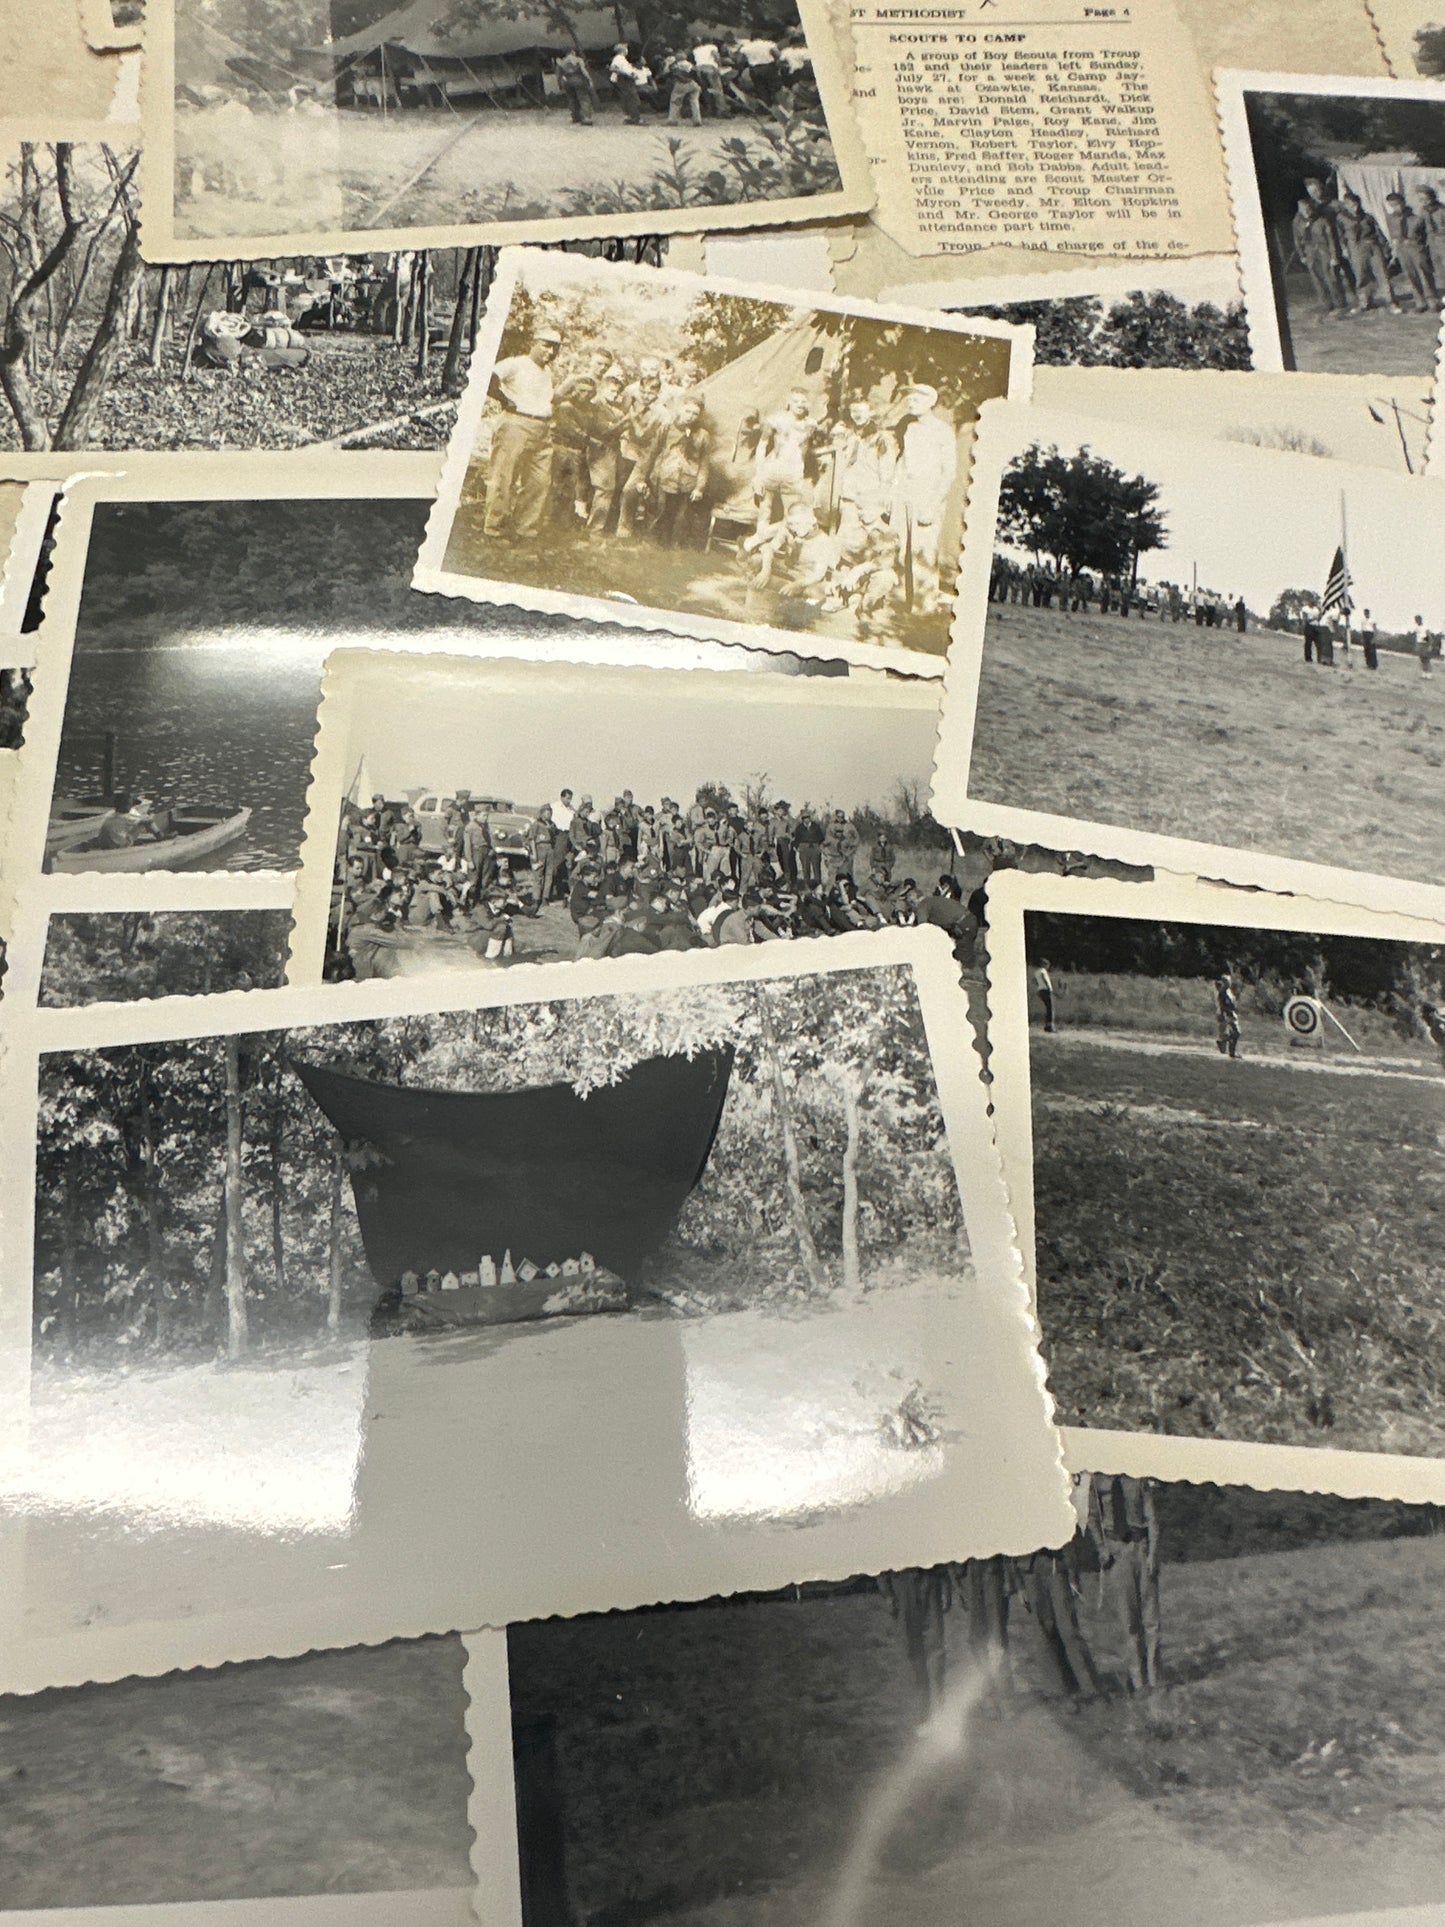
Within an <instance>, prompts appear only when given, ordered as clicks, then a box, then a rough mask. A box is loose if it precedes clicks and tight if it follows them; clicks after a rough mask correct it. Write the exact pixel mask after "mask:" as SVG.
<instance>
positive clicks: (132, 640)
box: [37, 454, 778, 875]
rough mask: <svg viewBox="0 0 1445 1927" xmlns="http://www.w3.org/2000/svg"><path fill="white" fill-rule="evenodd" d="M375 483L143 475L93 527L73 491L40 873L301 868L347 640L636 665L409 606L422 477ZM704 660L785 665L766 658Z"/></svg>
mask: <svg viewBox="0 0 1445 1927" xmlns="http://www.w3.org/2000/svg"><path fill="white" fill-rule="evenodd" d="M376 459H377V458H370V457H367V456H366V455H364V454H358V455H356V456H355V457H353V458H352V460H354V461H355V462H357V463H368V462H372V463H374V462H375V461H376ZM392 459H393V460H395V459H398V458H392ZM221 473H222V471H220V470H217V471H216V474H217V478H218V481H219V479H220V476H221ZM272 473H273V474H274V471H272ZM368 474H369V476H370V477H371V478H372V480H371V486H372V487H373V488H375V489H376V492H374V493H371V494H367V493H366V492H365V490H366V487H367V484H366V483H363V484H362V486H361V487H360V488H359V489H358V492H357V493H356V494H351V493H349V492H348V490H347V487H346V485H345V483H344V482H342V481H340V480H333V481H332V482H331V483H330V484H329V486H327V487H320V488H316V489H314V490H310V491H309V492H308V489H307V486H306V485H305V484H296V485H292V486H291V487H290V488H288V487H287V485H286V484H284V483H282V484H280V492H279V493H277V494H275V495H267V494H264V493H261V492H259V491H260V484H259V482H258V483H257V484H255V485H254V492H253V485H252V484H251V482H250V478H249V475H242V474H240V473H238V474H237V475H236V476H235V478H234V483H235V486H236V487H238V488H239V489H240V490H242V491H243V492H242V493H241V494H240V495H235V496H233V495H228V494H226V493H225V484H224V483H222V484H221V486H220V487H219V488H218V490H217V493H216V494H214V495H205V496H202V497H200V498H199V499H189V498H186V499H176V498H175V497H168V498H167V499H153V497H154V496H155V495H156V494H157V492H158V491H156V490H155V489H154V488H150V489H149V491H148V490H147V485H145V484H141V485H139V486H138V487H137V488H136V489H135V490H134V492H133V496H134V499H127V498H126V491H125V487H124V485H123V484H122V483H120V482H118V481H117V482H109V483H100V484H96V485H95V490H94V493H95V502H94V508H93V511H92V512H91V514H90V516H89V519H88V521H87V520H86V519H83V518H82V515H81V512H80V510H79V509H78V507H77V496H76V494H75V493H74V492H72V493H71V495H70V496H69V497H68V500H69V502H70V504H71V507H70V510H69V515H70V518H71V519H70V526H69V534H68V541H69V547H68V548H66V550H65V554H66V570H67V581H68V583H69V584H70V588H69V590H68V593H73V591H74V586H75V585H74V580H73V578H75V577H76V576H77V574H78V572H79V573H81V575H82V579H80V581H79V608H78V614H77V615H76V617H75V618H74V620H75V630H74V649H73V652H72V656H71V661H70V667H69V680H68V685H67V686H66V688H65V691H64V713H63V718H60V719H58V729H59V734H58V752H57V756H56V763H55V776H54V788H53V792H52V790H51V788H50V781H49V772H48V769H47V771H46V773H45V784H44V793H43V794H41V795H39V796H38V797H37V809H38V810H39V812H41V813H43V812H44V811H45V809H46V807H47V805H48V806H49V820H48V825H47V831H46V838H45V856H44V861H45V864H46V866H47V868H48V869H50V870H51V871H53V872H55V873H56V874H60V875H64V874H69V873H72V872H80V871H85V872H110V873H118V874H134V873H140V872H145V871H151V870H192V871H201V870H213V871H214V870H232V871H239V870H251V871H256V870H286V869H291V868H294V867H295V864H296V861H297V857H298V853H299V849H300V842H301V831H302V823H303V820H304V817H305V812H306V788H307V781H308V776H309V771H310V766H311V757H312V751H313V748H314V742H315V732H316V711H317V706H318V704H319V702H320V699H321V672H322V665H323V664H324V662H325V660H326V657H327V656H328V655H329V654H330V653H331V651H332V650H333V649H335V648H337V647H338V646H341V645H344V644H346V643H351V644H353V645H357V644H366V645H368V646H369V645H371V644H373V643H375V644H381V643H382V642H384V641H386V642H390V643H391V644H392V645H393V646H394V647H395V648H398V649H400V648H403V647H406V648H425V647H427V646H449V647H450V648H452V649H453V650H461V649H468V648H474V649H490V648H497V647H500V646H501V645H502V644H503V642H505V645H506V647H507V649H508V651H509V652H510V653H513V654H517V653H520V654H524V655H525V654H534V653H536V652H537V651H538V650H539V649H541V648H543V647H544V646H546V645H547V643H548V639H549V638H557V637H559V636H560V635H561V634H562V632H563V631H565V632H566V635H567V644H566V647H567V651H568V652H569V653H571V654H573V655H574V656H575V655H576V654H577V653H578V651H581V652H582V653H583V654H584V655H587V654H592V655H597V654H602V655H604V656H605V655H606V654H607V653H608V651H609V650H610V651H611V653H612V654H613V655H618V654H620V653H621V652H622V651H624V650H626V651H629V652H630V653H633V654H634V655H635V653H636V652H635V645H632V644H631V643H630V641H629V638H628V637H627V635H626V634H625V633H624V632H622V631H614V632H611V633H609V632H608V631H606V630H604V629H603V628H602V627H601V626H600V625H599V624H597V623H595V622H593V623H586V624H579V623H576V622H574V623H572V624H570V625H569V624H567V623H565V622H563V621H562V620H561V619H560V618H553V619H548V618H545V617H541V616H536V615H524V614H520V613H519V612H518V611H516V610H506V611H503V610H500V609H481V608H477V607H474V606H472V605H469V604H466V603H462V602H448V601H443V600H442V599H440V598H437V597H424V596H419V595H415V594H414V593H413V592H412V590H411V589H410V587H409V586H408V583H409V576H410V571H411V567H412V563H413V561H414V558H415V554H416V546H417V543H418V542H419V541H420V540H421V537H422V532H423V530H424V528H425V525H426V515H427V509H428V507H429V503H428V501H427V500H425V499H419V498H416V497H413V496H412V495H411V494H410V487H411V486H415V485H417V484H418V483H420V482H421V480H422V478H421V477H419V476H416V475H415V473H414V471H413V470H411V469H408V470H406V471H404V473H403V475H402V476H401V478H400V487H401V488H402V489H404V490H406V491H407V492H406V493H404V494H398V493H396V490H397V487H398V480H397V478H396V477H395V475H394V473H393V471H392V470H391V468H390V466H389V465H388V464H387V463H385V462H383V463H382V464H381V465H380V466H374V467H372V468H370V469H369V471H368ZM378 482H379V483H380V487H377V484H378ZM383 491H384V492H383ZM63 546H64V545H63ZM669 648H672V649H674V650H675V651H676V652H677V654H676V657H675V658H674V659H681V660H692V659H694V658H697V659H701V657H702V656H703V655H706V654H707V653H708V651H709V646H708V645H703V644H698V643H696V642H683V641H677V642H675V643H669V642H667V641H666V640H664V639H661V638H659V639H658V640H657V642H656V644H655V645H649V652H650V653H654V652H655V654H656V659H658V660H662V659H663V657H664V656H665V654H666V652H667V651H668V649H669ZM712 654H713V655H714V656H716V657H727V658H733V657H735V658H736V659H737V661H738V663H739V665H742V664H747V663H749V662H752V661H756V662H757V663H759V664H766V665H767V666H769V667H775V666H776V664H777V661H778V658H777V657H776V656H773V655H771V654H769V653H767V652H766V651H761V650H757V651H753V652H752V653H751V655H750V654H749V652H747V651H745V650H735V651H728V650H723V649H716V648H714V649H713V650H712ZM404 674H405V671H404V670H402V669H399V670H398V676H399V677H404ZM53 689H54V683H53V682H52V690H53Z"/></svg>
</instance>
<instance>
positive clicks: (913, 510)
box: [892, 382, 958, 615]
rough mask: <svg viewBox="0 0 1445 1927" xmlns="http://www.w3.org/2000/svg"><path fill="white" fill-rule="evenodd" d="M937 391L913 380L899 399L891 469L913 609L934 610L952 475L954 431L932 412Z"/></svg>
mask: <svg viewBox="0 0 1445 1927" xmlns="http://www.w3.org/2000/svg"><path fill="white" fill-rule="evenodd" d="M937 402H938V390H937V389H936V388H930V387H929V386H928V384H927V383H926V382H918V383H917V384H915V386H914V387H912V388H910V389H909V391H908V394H907V396H906V397H905V398H904V404H903V407H904V419H905V422H906V424H907V425H906V427H905V428H904V430H903V438H902V443H901V446H900V449H899V455H898V466H897V468H896V469H895V470H894V490H893V515H892V522H893V531H894V534H895V535H896V536H897V537H898V544H899V548H900V550H902V552H903V554H904V558H905V566H909V565H911V569H912V578H913V607H914V609H915V611H916V612H917V613H918V614H920V615H933V614H934V613H935V611H936V610H937V608H938V545H939V540H940V537H941V536H942V533H943V511H944V507H945V505H946V503H947V501H948V495H949V491H950V490H951V489H952V487H953V484H954V482H955V481H956V479H957V477H958V431H957V430H956V429H955V428H954V426H953V424H952V423H951V422H949V421H946V420H945V419H944V417H943V416H942V415H940V414H938V413H937V412H936V408H937Z"/></svg>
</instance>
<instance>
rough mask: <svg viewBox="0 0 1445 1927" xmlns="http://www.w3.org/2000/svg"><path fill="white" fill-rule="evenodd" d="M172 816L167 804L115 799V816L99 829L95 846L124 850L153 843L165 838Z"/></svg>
mask: <svg viewBox="0 0 1445 1927" xmlns="http://www.w3.org/2000/svg"><path fill="white" fill-rule="evenodd" d="M174 815H175V812H174V811H173V810H172V809H171V806H170V805H169V804H168V803H167V804H152V803H151V802H150V801H149V800H148V799H147V798H146V797H144V796H137V797H134V798H132V797H129V796H118V797H117V798H116V799H115V813H114V815H112V816H110V817H108V818H107V819H106V821H105V822H104V823H103V824H102V825H101V828H100V834H99V836H97V838H96V846H97V848H99V849H102V850H128V849H130V848H131V847H132V846H133V845H135V844H137V843H154V842H157V841H158V840H159V839H160V838H162V837H166V836H169V835H170V834H171V832H172V828H173V824H174Z"/></svg>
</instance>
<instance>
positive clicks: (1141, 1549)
mask: <svg viewBox="0 0 1445 1927" xmlns="http://www.w3.org/2000/svg"><path fill="white" fill-rule="evenodd" d="M1073 1498H1074V1510H1075V1514H1076V1516H1077V1519H1078V1526H1077V1529H1076V1531H1075V1533H1074V1537H1073V1538H1072V1539H1071V1540H1070V1541H1069V1543H1068V1544H1067V1545H1065V1546H1061V1547H1058V1548H1045V1549H1043V1550H1041V1551H1039V1552H1033V1553H1029V1554H1027V1555H1025V1556H1024V1557H1023V1558H1008V1557H1005V1556H1004V1555H1002V1554H995V1555H994V1556H993V1557H992V1558H988V1559H969V1560H965V1561H964V1562H962V1563H961V1564H955V1565H949V1566H929V1567H918V1566H915V1567H910V1568H908V1569H907V1570H905V1571H902V1572H889V1573H885V1574H884V1575H883V1576H882V1578H881V1579H880V1581H879V1586H880V1590H881V1591H882V1592H883V1594H884V1595H885V1597H886V1598H887V1599H888V1602H889V1607H890V1610H891V1611H892V1613H893V1616H894V1617H895V1618H896V1619H897V1620H898V1621H899V1622H900V1624H901V1626H902V1630H903V1638H904V1645H905V1649H906V1652H907V1657H908V1666H909V1671H910V1673H911V1676H912V1680H913V1686H914V1691H915V1695H916V1707H917V1714H918V1723H919V1725H920V1726H922V1725H924V1724H926V1723H927V1721H928V1720H929V1719H930V1718H931V1717H932V1716H933V1715H934V1714H935V1713H937V1712H938V1711H939V1709H940V1708H941V1707H942V1706H943V1704H944V1701H945V1695H946V1692H947V1684H948V1670H949V1663H950V1658H951V1657H953V1658H962V1659H963V1660H964V1661H965V1663H966V1664H967V1665H969V1666H977V1665H988V1666H990V1667H992V1668H994V1669H995V1680H996V1683H997V1685H998V1686H999V1687H1000V1688H1002V1689H1003V1690H1005V1691H1006V1690H1008V1689H1009V1688H1010V1687H1011V1686H1012V1684H1013V1683H1014V1662H1015V1658H1016V1655H1015V1652H1014V1649H1013V1646H1012V1643H1011V1642H1012V1638H1013V1634H1014V1633H1015V1632H1016V1630H1017V1625H1018V1618H1017V1614H1018V1611H1020V1610H1021V1611H1023V1612H1026V1613H1027V1614H1028V1616H1029V1617H1030V1618H1031V1619H1032V1621H1033V1624H1034V1628H1035V1631H1036V1632H1037V1634H1038V1636H1039V1640H1040V1644H1041V1649H1042V1657H1043V1662H1044V1672H1045V1676H1046V1678H1047V1680H1048V1682H1049V1684H1050V1686H1052V1687H1054V1688H1056V1689H1057V1691H1058V1692H1059V1693H1061V1694H1062V1695H1063V1696H1064V1698H1065V1699H1066V1700H1068V1701H1070V1702H1078V1701H1082V1700H1086V1699H1092V1698H1097V1697H1099V1696H1101V1695H1102V1694H1104V1693H1105V1692H1106V1690H1108V1689H1107V1683H1106V1678H1105V1674H1104V1672H1103V1671H1102V1670H1101V1668H1100V1666H1099V1664H1098V1662H1097V1660H1096V1658H1095V1655H1094V1651H1093V1648H1092V1647H1091V1645H1090V1642H1089V1637H1088V1634H1087V1633H1086V1631H1085V1628H1084V1623H1083V1620H1082V1619H1081V1616H1080V1607H1081V1605H1086V1604H1087V1595H1088V1593H1089V1592H1090V1591H1091V1590H1092V1591H1093V1592H1094V1593H1095V1595H1096V1605H1097V1606H1098V1607H1101V1608H1103V1609H1104V1610H1105V1611H1106V1612H1107V1613H1108V1614H1109V1615H1110V1616H1111V1617H1112V1618H1113V1620H1114V1624H1115V1629H1116V1637H1117V1640H1118V1645H1119V1647H1120V1649H1121V1651H1122V1657H1123V1674H1124V1683H1125V1685H1126V1686H1127V1688H1128V1691H1129V1692H1130V1693H1148V1692H1152V1691H1153V1690H1154V1689H1155V1688H1156V1687H1157V1686H1159V1684H1160V1683H1161V1661H1160V1622H1159V1520H1158V1512H1157V1508H1156V1505H1155V1501H1154V1493H1153V1487H1152V1484H1151V1482H1150V1481H1149V1480H1147V1479H1134V1478H1129V1477H1127V1476H1125V1475H1124V1474H1122V1473H1103V1472H1081V1473H1077V1474H1075V1477H1074V1491H1073ZM949 1615H952V1617H953V1620H954V1623H955V1624H956V1625H958V1626H959V1629H960V1634H961V1639H962V1643H963V1647H964V1651H963V1653H962V1654H959V1653H958V1652H957V1650H956V1648H955V1650H954V1652H953V1654H952V1655H951V1654H950V1641H949V1638H948V1617H949Z"/></svg>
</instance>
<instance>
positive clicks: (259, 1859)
mask: <svg viewBox="0 0 1445 1927" xmlns="http://www.w3.org/2000/svg"><path fill="white" fill-rule="evenodd" d="M463 1661H464V1654H463V1651H462V1646H461V1642H460V1640H458V1639H456V1638H447V1639H422V1640H415V1641H398V1642H396V1643H394V1644H392V1645H389V1646H381V1647H356V1648H353V1649H351V1650H350V1651H347V1652H334V1653H313V1654H309V1655H308V1656H306V1657H305V1658H303V1659H294V1660H261V1661H257V1662H254V1663H252V1664H249V1665H244V1666H223V1667H220V1668H218V1669H216V1670H214V1671H208V1672H191V1673H173V1674H171V1675H169V1676H168V1677H166V1678H162V1679H154V1680H145V1679H129V1680H122V1681H120V1682H119V1683H117V1684H115V1685H107V1686H82V1687H73V1688H64V1689H57V1690H52V1691H50V1692H45V1693H36V1694H34V1695H32V1696H30V1697H25V1698H18V1697H0V1909H3V1908H21V1907H90V1906H98V1905H105V1904H110V1905H120V1904H123V1903H129V1904H132V1905H155V1906H159V1905H161V1904H162V1903H165V1902H176V1901H187V1900H190V1901H195V1900H231V1899H241V1898H251V1897H262V1896H267V1897H274V1896H278V1895H283V1894H320V1893H337V1892H340V1893H366V1892H376V1891H401V1890H406V1889H410V1888H427V1887H449V1886H454V1887H461V1886H465V1885H467V1884H469V1882H470V1878H471V1875H470V1870H469V1864H468V1855H469V1852H470V1840H471V1834H470V1829H469V1827H468V1825H467V1798H468V1793H469V1782H468V1777H467V1770H466V1751H467V1742H466V1731H465V1712H466V1696H465V1694H464V1693H463V1690H462V1666H463Z"/></svg>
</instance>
